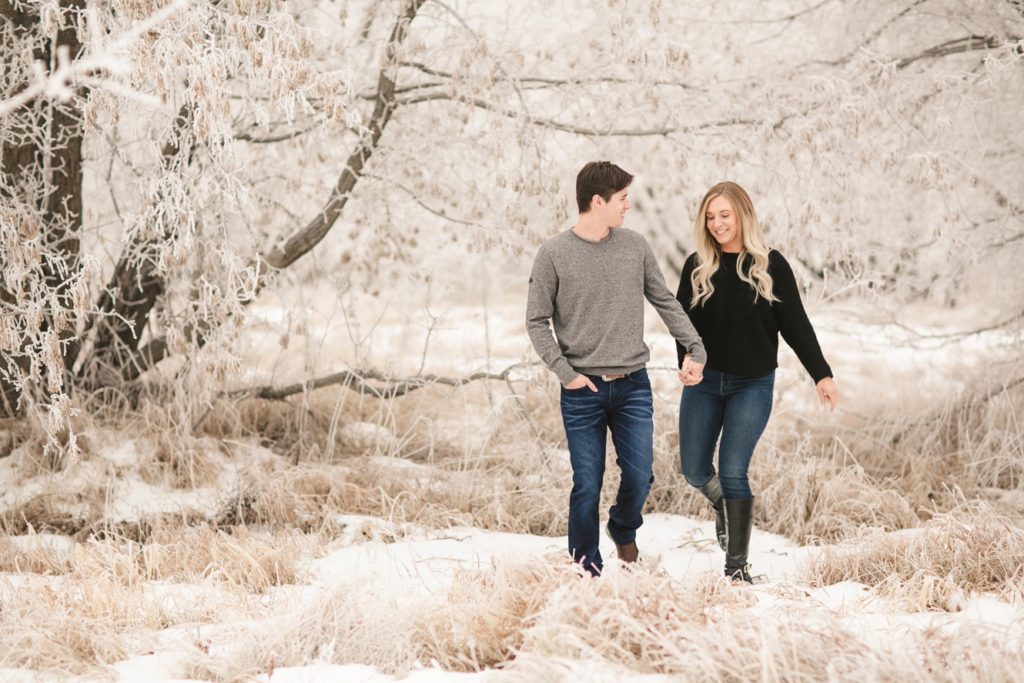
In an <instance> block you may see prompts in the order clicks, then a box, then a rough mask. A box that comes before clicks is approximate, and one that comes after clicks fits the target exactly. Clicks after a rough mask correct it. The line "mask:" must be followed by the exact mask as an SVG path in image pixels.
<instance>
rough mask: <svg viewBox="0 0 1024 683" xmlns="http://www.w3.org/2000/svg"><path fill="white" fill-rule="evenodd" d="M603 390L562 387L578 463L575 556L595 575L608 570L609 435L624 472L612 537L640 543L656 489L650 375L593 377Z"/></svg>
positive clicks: (572, 515)
mask: <svg viewBox="0 0 1024 683" xmlns="http://www.w3.org/2000/svg"><path fill="white" fill-rule="evenodd" d="M588 377H590V381H592V382H593V383H594V386H595V387H597V391H596V392H593V391H591V390H590V389H589V388H587V387H584V388H582V389H573V390H568V389H566V388H565V387H562V397H561V401H560V403H561V408H562V424H563V425H564V426H565V436H566V439H567V441H568V443H569V461H570V462H571V463H572V493H571V494H570V495H569V553H570V554H571V555H572V558H573V560H574V561H576V562H579V563H580V564H582V565H583V568H584V569H586V570H587V571H588V572H590V573H591V574H599V573H600V572H601V568H602V567H603V562H602V559H601V551H600V550H599V549H598V543H599V541H600V539H601V528H600V512H599V509H598V508H599V505H600V502H601V483H602V481H603V480H604V463H605V445H606V443H607V439H608V431H609V430H610V431H611V433H612V443H614V444H615V453H616V456H617V458H616V462H617V463H618V466H619V469H621V470H622V479H621V481H620V483H619V492H618V495H617V496H616V498H615V504H614V505H612V507H611V510H610V511H609V513H608V533H609V534H610V535H611V537H612V540H613V541H615V542H616V543H617V544H619V545H625V544H627V543H632V542H634V541H635V540H636V530H637V529H638V528H639V527H640V525H641V524H642V523H643V517H642V516H641V514H640V513H641V511H642V510H643V507H644V503H645V502H646V501H647V494H648V492H650V490H651V484H653V483H654V473H653V469H652V463H653V460H654V406H653V404H652V401H651V382H650V380H649V379H648V377H647V370H644V369H641V370H637V371H636V372H633V373H630V374H629V375H626V376H625V377H623V378H622V379H617V380H612V381H610V382H606V381H605V380H603V379H601V377H600V376H591V375H588Z"/></svg>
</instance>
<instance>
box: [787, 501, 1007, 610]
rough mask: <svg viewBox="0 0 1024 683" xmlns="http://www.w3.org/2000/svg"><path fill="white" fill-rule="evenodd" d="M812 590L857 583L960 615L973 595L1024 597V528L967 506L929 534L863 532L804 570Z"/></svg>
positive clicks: (909, 603)
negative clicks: (968, 596) (835, 584)
mask: <svg viewBox="0 0 1024 683" xmlns="http://www.w3.org/2000/svg"><path fill="white" fill-rule="evenodd" d="M802 575H803V578H804V579H805V580H806V581H808V582H809V583H810V584H812V585H818V586H827V585H831V584H834V583H838V582H840V581H857V582H859V583H864V584H867V585H869V586H874V587H875V588H876V590H877V592H878V593H879V594H880V595H884V596H886V597H889V598H891V599H894V600H896V601H898V602H899V603H901V605H902V606H903V607H904V608H906V609H911V610H921V609H929V610H934V609H939V610H952V611H956V610H959V609H960V608H961V607H962V605H963V600H964V597H965V594H966V595H970V594H976V593H999V594H1001V595H1003V596H1004V597H1006V598H1008V599H1011V600H1015V601H1019V600H1021V599H1022V598H1024V529H1021V528H1020V527H1017V526H1013V525H1012V524H1011V523H1010V521H1009V520H1007V519H1006V518H1004V517H1002V516H1000V515H998V514H997V513H996V512H994V511H993V510H992V508H991V507H990V506H988V505H986V504H984V503H977V502H975V503H970V504H963V505H961V507H960V508H957V509H956V510H955V511H954V512H951V513H948V514H942V515H938V516H936V517H935V518H934V519H932V520H931V521H929V522H928V523H927V524H925V525H924V526H923V527H922V528H920V529H917V530H914V531H909V532H903V533H898V534H893V533H885V532H883V531H881V530H878V529H872V530H867V531H863V532H862V533H860V534H859V535H857V536H856V537H854V538H851V539H849V540H847V541H846V542H844V543H843V544H841V545H838V546H833V547H827V548H825V549H823V551H822V552H821V554H819V555H817V556H816V557H815V558H814V559H813V560H812V561H811V562H810V563H809V565H808V566H807V567H806V568H805V569H804V570H803V572H802Z"/></svg>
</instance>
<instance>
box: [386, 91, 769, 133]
mask: <svg viewBox="0 0 1024 683" xmlns="http://www.w3.org/2000/svg"><path fill="white" fill-rule="evenodd" d="M439 100H441V101H443V100H448V101H451V102H462V103H464V104H470V105H472V106H474V107H477V108H478V109H485V110H487V111H490V112H493V113H495V114H498V115H499V116H504V117H506V118H510V119H515V120H524V119H525V120H526V122H527V123H529V124H531V125H534V126H541V127H544V128H551V129H553V130H560V131H564V132H566V133H573V134H575V135H588V136H600V137H650V136H664V135H669V134H671V133H678V132H693V131H696V130H707V129H709V128H725V127H729V126H753V125H757V124H760V123H763V121H761V120H758V119H743V118H736V119H727V120H725V121H710V122H707V123H700V124H697V125H693V126H659V127H654V128H605V129H600V128H586V127H584V126H577V125H573V124H569V123H563V122H561V121H555V120H552V119H539V118H532V117H529V116H526V115H524V114H521V113H519V112H517V111H514V110H511V109H505V108H502V107H499V106H498V105H496V104H493V103H491V102H488V101H486V100H482V99H480V98H477V97H461V96H458V95H451V94H448V93H432V94H428V95H418V96H416V97H410V98H404V99H402V100H400V101H399V103H400V104H402V105H412V104H420V103H422V102H434V101H439Z"/></svg>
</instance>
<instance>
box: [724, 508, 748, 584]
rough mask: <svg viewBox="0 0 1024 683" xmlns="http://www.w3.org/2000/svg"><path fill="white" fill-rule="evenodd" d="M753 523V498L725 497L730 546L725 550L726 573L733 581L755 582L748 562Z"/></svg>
mask: <svg viewBox="0 0 1024 683" xmlns="http://www.w3.org/2000/svg"><path fill="white" fill-rule="evenodd" d="M753 525H754V499H753V498H726V499H725V526H726V529H727V537H726V544H727V546H728V547H727V548H726V550H725V575H726V576H727V577H728V578H730V579H732V580H733V581H745V582H747V583H753V581H752V580H751V578H750V565H749V564H747V550H748V549H749V548H750V531H751V529H752V528H753Z"/></svg>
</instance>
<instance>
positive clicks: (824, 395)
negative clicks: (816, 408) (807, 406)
mask: <svg viewBox="0 0 1024 683" xmlns="http://www.w3.org/2000/svg"><path fill="white" fill-rule="evenodd" d="M814 388H815V390H817V392H818V400H819V401H820V402H821V405H825V404H826V403H828V406H829V408H828V411H829V412H830V413H834V412H835V411H836V404H837V403H839V387H837V386H836V383H835V382H834V381H832V378H831V377H825V378H823V379H821V380H819V381H818V383H817V384H816V385H815V387H814Z"/></svg>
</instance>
